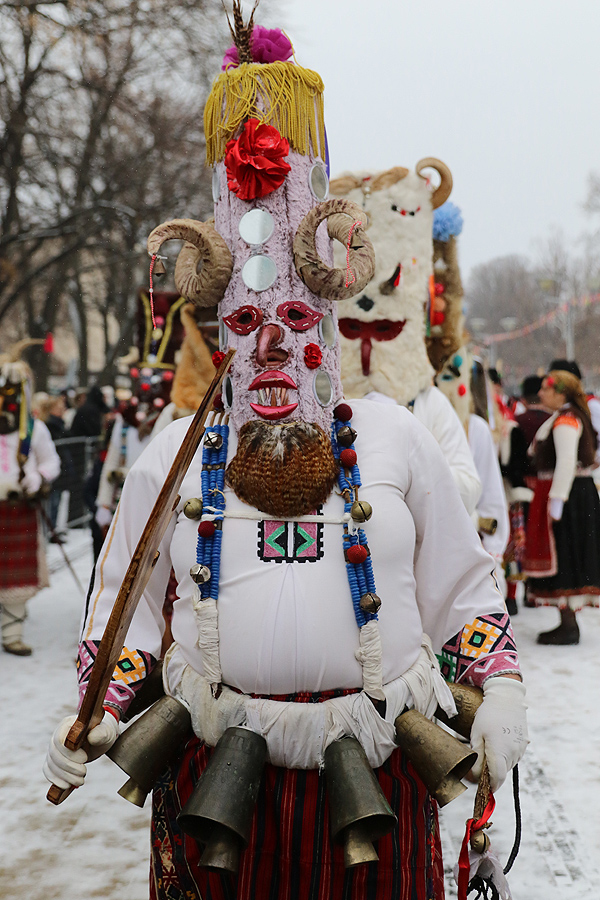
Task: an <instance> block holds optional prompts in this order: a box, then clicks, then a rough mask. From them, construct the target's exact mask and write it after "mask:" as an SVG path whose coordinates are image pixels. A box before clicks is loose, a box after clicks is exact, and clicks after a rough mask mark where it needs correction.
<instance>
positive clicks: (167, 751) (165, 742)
mask: <svg viewBox="0 0 600 900" xmlns="http://www.w3.org/2000/svg"><path fill="white" fill-rule="evenodd" d="M190 733H191V717H190V713H189V710H188V709H187V707H186V706H184V705H183V703H180V702H179V700H176V699H175V698H174V697H162V698H161V699H160V700H158V701H157V702H156V703H155V704H154V706H152V707H150V709H149V710H147V711H146V712H145V713H144V715H143V716H140V718H139V719H137V721H135V722H134V723H133V725H130V726H129V728H126V729H125V731H124V732H123V733H122V734H121V736H120V737H119V739H118V740H117V741H115V743H114V744H113V745H112V747H111V748H110V750H109V751H108V753H107V754H106V755H107V756H108V757H109V758H110V759H112V761H113V762H114V763H116V764H117V765H118V766H119V768H121V769H123V771H124V772H125V773H126V774H127V775H129V781H127V782H126V783H125V784H124V785H123V787H122V788H121V790H120V791H119V792H118V793H119V794H120V795H121V797H124V798H125V800H129V802H130V803H133V804H134V805H135V806H140V807H141V806H143V805H144V803H145V802H146V797H147V796H148V794H149V793H150V791H151V790H152V788H153V787H154V785H155V784H156V782H157V781H158V779H159V778H160V776H161V775H162V774H163V772H164V771H165V769H166V768H167V766H168V764H169V762H170V760H171V759H172V758H173V757H174V756H175V754H176V753H177V751H178V750H179V749H180V748H181V746H182V745H183V743H184V741H185V740H186V738H187V736H188V735H189V734H190Z"/></svg>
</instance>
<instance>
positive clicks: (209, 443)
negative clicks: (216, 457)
mask: <svg viewBox="0 0 600 900" xmlns="http://www.w3.org/2000/svg"><path fill="white" fill-rule="evenodd" d="M204 446H205V447H208V448H209V449H210V450H220V449H221V447H222V446H223V435H222V434H219V433H218V432H217V431H205V432H204Z"/></svg>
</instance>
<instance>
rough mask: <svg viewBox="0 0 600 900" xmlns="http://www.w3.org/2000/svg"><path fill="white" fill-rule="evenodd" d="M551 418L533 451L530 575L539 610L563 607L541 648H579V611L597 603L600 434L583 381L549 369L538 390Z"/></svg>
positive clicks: (528, 541) (526, 568)
mask: <svg viewBox="0 0 600 900" xmlns="http://www.w3.org/2000/svg"><path fill="white" fill-rule="evenodd" d="M539 397H540V401H541V403H542V404H543V406H545V407H546V408H547V409H550V410H552V411H553V414H552V415H551V416H550V418H549V419H547V420H546V421H545V422H544V424H543V425H542V426H541V427H540V429H539V430H538V432H537V434H536V436H535V438H534V440H533V444H532V445H531V446H530V448H529V453H530V454H531V455H532V457H533V462H534V465H535V468H536V470H537V476H536V480H535V487H534V494H533V500H532V501H531V505H530V507H529V514H528V517H527V532H526V534H527V538H526V547H525V562H524V566H523V571H524V574H525V575H527V576H528V582H527V587H528V595H529V597H530V599H531V600H533V601H534V602H535V604H536V605H537V606H550V605H551V606H557V607H558V609H559V612H560V624H559V625H558V627H557V628H555V629H553V630H552V631H545V632H542V633H541V634H539V635H538V638H537V640H538V644H578V643H579V626H578V624H577V618H576V612H577V610H579V609H581V608H582V606H586V605H589V606H598V595H600V501H599V499H598V491H597V489H596V485H595V483H594V479H593V469H594V468H595V465H594V463H595V456H596V432H595V430H594V427H593V425H592V421H591V417H590V412H589V408H588V405H587V400H586V395H585V391H584V389H583V385H582V384H581V381H580V380H579V378H576V376H575V375H572V374H571V373H570V372H566V371H563V370H560V369H557V370H553V371H551V372H550V373H549V374H548V375H547V376H546V378H544V381H543V382H542V387H541V388H540V392H539Z"/></svg>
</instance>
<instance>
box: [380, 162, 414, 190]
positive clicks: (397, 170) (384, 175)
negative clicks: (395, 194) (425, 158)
mask: <svg viewBox="0 0 600 900" xmlns="http://www.w3.org/2000/svg"><path fill="white" fill-rule="evenodd" d="M407 175H408V169H405V168H404V166H394V168H393V169H386V171H385V172H380V173H379V175H374V176H373V178H372V180H371V190H372V191H385V190H386V189H387V188H389V187H391V186H392V185H393V184H398V182H399V181H402V179H403V178H406V176H407Z"/></svg>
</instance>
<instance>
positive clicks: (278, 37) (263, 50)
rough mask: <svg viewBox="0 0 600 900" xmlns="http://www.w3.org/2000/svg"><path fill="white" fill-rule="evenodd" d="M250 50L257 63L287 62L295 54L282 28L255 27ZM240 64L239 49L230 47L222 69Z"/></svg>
mask: <svg viewBox="0 0 600 900" xmlns="http://www.w3.org/2000/svg"><path fill="white" fill-rule="evenodd" d="M250 49H251V50H252V60H253V62H255V63H272V62H286V61H287V60H288V59H289V58H290V56H291V55H292V53H293V52H294V50H293V47H292V45H291V43H290V39H289V38H287V37H286V36H285V34H284V33H283V31H281V29H280V28H263V26H262V25H255V26H254V28H253V29H252V36H251V38H250ZM239 64H240V58H239V56H238V51H237V47H230V48H229V50H228V51H227V53H226V54H225V56H224V57H223V65H222V66H221V68H222V69H223V70H225V69H226V68H227V66H230V65H232V66H239Z"/></svg>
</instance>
